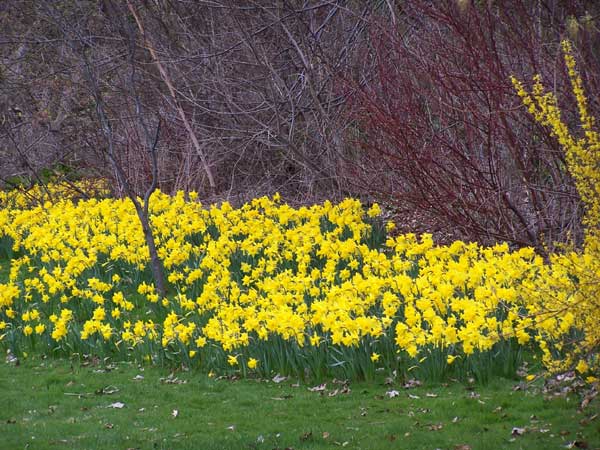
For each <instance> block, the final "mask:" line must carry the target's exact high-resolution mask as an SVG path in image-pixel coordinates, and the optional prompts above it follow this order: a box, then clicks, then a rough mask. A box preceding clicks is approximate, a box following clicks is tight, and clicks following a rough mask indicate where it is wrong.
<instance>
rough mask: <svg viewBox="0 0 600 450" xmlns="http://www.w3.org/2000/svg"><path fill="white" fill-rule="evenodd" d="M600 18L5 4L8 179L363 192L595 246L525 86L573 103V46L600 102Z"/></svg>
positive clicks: (493, 6) (0, 13) (497, 9)
mask: <svg viewBox="0 0 600 450" xmlns="http://www.w3.org/2000/svg"><path fill="white" fill-rule="evenodd" d="M599 12H600V7H599V6H598V5H597V3H596V2H592V1H584V0H577V1H566V0H536V1H532V2H530V1H525V0H511V1H510V2H505V3H502V4H500V3H498V2H469V1H459V0H446V1H443V2H425V1H421V0H416V1H410V2H401V1H400V2H399V1H395V2H392V1H387V0H386V1H382V0H369V1H364V2H363V1H351V2H348V1H342V0H334V1H319V0H306V1H302V2H299V1H290V0H284V1H276V2H274V1H271V2H268V1H258V0H248V1H244V2H239V1H233V0H224V1H211V2H206V1H198V2H184V1H166V2H147V1H141V2H134V1H131V2H118V1H116V0H102V1H91V0H74V1H56V2H35V1H33V0H11V1H7V2H3V3H2V4H1V5H0V19H1V20H2V23H3V29H2V30H1V31H0V62H1V65H0V94H1V95H0V108H1V113H0V152H1V155H0V157H1V159H0V161H1V162H0V164H1V167H0V178H1V179H0V181H1V182H2V183H3V184H4V185H11V184H12V185H15V184H18V181H19V180H23V179H26V180H30V181H31V182H32V183H40V182H43V181H44V177H43V176H42V174H43V173H46V172H48V171H50V172H51V173H52V174H53V176H55V177H63V178H67V179H68V176H70V175H72V174H75V175H77V176H103V177H109V178H112V179H113V180H115V183H114V186H115V193H116V194H117V195H132V194H135V195H140V196H141V198H143V197H144V195H145V194H147V193H148V192H151V191H152V190H153V189H154V188H159V189H161V190H163V191H166V192H174V191H176V190H180V189H182V190H186V191H189V190H197V191H199V192H200V197H201V198H203V199H206V200H218V199H229V200H232V201H233V202H234V203H239V202H242V201H245V200H247V199H249V198H252V197H255V196H257V195H262V194H269V193H273V192H275V191H280V192H281V193H282V194H283V195H284V196H286V198H287V199H289V200H296V201H308V200H315V199H319V198H323V197H328V198H332V199H334V198H340V197H343V196H348V195H354V196H364V197H366V198H369V199H372V198H377V199H379V200H382V201H383V202H384V203H387V204H390V205H395V206H397V207H398V208H399V209H400V211H408V210H413V211H415V210H416V211H420V212H421V213H422V214H421V216H420V220H423V221H425V228H429V229H432V227H434V226H436V224H437V223H442V224H443V225H444V226H445V228H446V230H449V231H450V233H451V234H452V235H453V236H461V237H466V238H469V239H479V240H483V241H496V240H508V241H510V242H512V243H514V244H517V245H534V246H536V247H537V248H538V249H540V250H541V251H544V248H545V245H546V244H547V243H549V242H554V241H561V240H566V239H567V238H568V237H571V238H574V239H575V241H576V242H578V241H580V240H581V236H582V229H581V225H580V222H581V220H580V219H581V207H580V200H579V198H578V195H577V191H576V189H575V188H574V184H573V180H572V179H571V178H570V176H569V173H568V171H567V168H566V165H565V161H564V155H563V154H562V152H561V149H560V148H559V146H558V145H557V142H556V140H555V139H554V138H552V136H551V135H550V134H549V132H548V130H546V129H544V128H543V127H542V126H540V125H539V124H536V123H535V122H534V121H533V120H532V119H531V118H530V117H528V115H527V114H526V112H525V111H524V110H523V108H522V106H521V105H520V103H519V100H518V98H517V97H516V95H515V94H514V92H513V90H512V86H511V84H510V79H509V77H510V75H512V74H514V75H517V76H519V77H520V78H523V79H528V78H530V76H531V75H532V74H534V73H540V74H542V76H544V77H545V78H546V79H548V80H553V82H554V86H553V88H554V90H555V91H556V92H557V93H558V94H559V95H560V94H561V93H563V91H564V92H565V93H567V94H568V89H565V87H566V86H567V77H566V74H565V73H564V70H563V69H561V66H560V64H558V60H559V51H558V42H559V41H560V39H561V38H562V37H564V36H565V35H568V36H569V37H571V38H572V40H573V41H574V42H575V44H576V47H577V51H578V55H577V56H578V59H579V60H580V62H581V65H580V67H581V72H582V74H585V76H586V77H587V78H586V79H585V80H584V81H585V83H586V84H587V85H588V87H589V89H590V92H594V91H597V90H598V89H597V87H598V86H599V84H598V80H597V77H598V76H600V75H599V74H600V70H598V67H599V61H598V58H599V56H598V54H597V52H594V51H593V48H594V46H595V45H596V46H597V44H598V39H599V34H598V29H597V25H596V24H597V21H598V19H599V18H598V17H597V15H598V13H599ZM56 17H62V18H63V20H64V23H66V24H69V25H70V26H71V28H73V27H75V26H76V29H77V30H78V33H79V35H78V36H79V37H78V39H77V43H75V42H74V38H73V36H71V37H69V36H68V35H67V34H68V33H67V34H65V29H64V27H61V26H59V24H58V23H57V21H56V20H55V19H56ZM74 45H75V48H74ZM86 67H88V70H86ZM86 73H88V75H86ZM89 73H93V74H94V77H95V79H96V82H95V86H91V85H90V77H89ZM92 84H93V83H92ZM99 99H101V105H102V108H101V109H102V110H103V111H104V113H103V114H104V116H105V119H103V118H102V114H98V100H99ZM565 102H566V103H565V104H566V105H567V108H566V109H565V111H575V109H574V108H571V107H569V105H571V106H573V107H574V105H575V104H574V102H573V99H572V98H569V96H568V95H565ZM595 102H596V103H594V101H592V104H591V105H590V108H591V111H592V113H595V112H597V111H598V109H599V108H598V104H597V100H595ZM157 123H160V125H161V126H160V139H158V140H157V141H156V142H153V138H154V135H155V133H154V131H153V128H154V125H152V124H157ZM107 125H109V129H110V133H111V137H110V139H111V140H112V144H109V143H108V141H107V134H106V130H107ZM111 145H112V150H111ZM111 151H112V152H113V156H112V157H111ZM111 158H112V160H111ZM111 161H112V162H111ZM115 163H116V164H117V165H118V166H119V167H120V168H121V169H122V172H123V173H122V174H121V175H119V174H118V171H117V170H116V169H115ZM65 168H67V169H68V170H65ZM123 180H127V184H126V183H124V182H123ZM127 186H129V187H127ZM399 220H402V214H400V217H399Z"/></svg>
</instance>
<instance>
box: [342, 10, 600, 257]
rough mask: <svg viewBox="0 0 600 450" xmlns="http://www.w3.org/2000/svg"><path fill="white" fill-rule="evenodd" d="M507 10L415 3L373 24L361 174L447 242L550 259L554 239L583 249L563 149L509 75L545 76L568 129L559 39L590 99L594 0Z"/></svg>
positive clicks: (362, 103)
mask: <svg viewBox="0 0 600 450" xmlns="http://www.w3.org/2000/svg"><path fill="white" fill-rule="evenodd" d="M509 3H510V7H509V6H508V5H507V4H502V5H500V4H499V3H496V2H478V3H477V4H471V2H457V1H445V2H425V1H419V0H417V1H414V2H407V3H406V5H405V7H404V8H403V10H402V12H403V14H402V16H401V18H400V20H399V23H398V24H396V25H394V24H390V23H384V24H381V25H380V26H378V27H377V28H374V29H373V30H374V32H373V34H372V40H371V42H372V46H373V48H374V50H373V54H374V58H375V60H376V66H377V74H376V76H375V77H374V79H373V80H372V81H371V82H370V83H368V84H366V86H364V87H362V88H361V89H360V95H358V96H356V97H355V98H354V102H353V103H354V106H355V109H354V111H353V113H354V117H355V118H356V119H357V122H358V123H359V127H358V129H359V130H360V131H359V133H360V135H359V137H358V138H357V142H358V143H359V144H360V145H361V146H362V147H363V148H364V149H365V151H366V157H365V160H364V162H363V167H362V169H364V170H361V171H359V172H358V174H357V175H358V177H359V178H360V179H361V180H362V182H363V185H365V186H369V188H370V189H371V190H373V191H374V192H377V193H378V194H379V195H378V196H379V197H380V198H385V199H387V200H388V201H391V202H392V203H394V202H395V203H396V204H397V205H399V206H404V207H406V206H407V205H408V207H409V208H413V209H418V210H421V211H422V212H423V213H424V214H429V215H430V216H434V217H435V218H436V219H437V220H438V222H439V223H442V224H443V225H444V227H445V228H446V229H450V230H451V232H452V233H454V236H457V235H462V236H463V237H467V238H469V239H478V240H482V241H484V242H493V241H498V240H506V241H509V242H512V243H514V244H517V245H533V246H535V247H536V248H537V249H538V250H540V251H541V252H545V251H546V250H547V246H548V244H550V243H553V242H557V241H563V242H564V241H565V240H567V239H574V240H575V242H579V243H580V242H581V239H582V228H581V214H582V210H581V202H580V199H579V197H578V195H577V192H576V190H575V187H574V184H573V180H572V179H571V177H570V174H569V172H568V170H567V166H566V164H565V155H564V152H563V151H562V149H561V148H560V147H559V145H558V142H557V140H556V139H555V138H553V137H552V135H551V130H549V129H547V128H545V127H543V126H540V125H539V124H538V123H536V122H535V121H534V120H533V119H532V118H531V117H529V116H528V115H527V114H526V113H525V111H524V109H523V107H522V106H521V104H520V102H519V99H518V98H517V96H516V95H515V93H514V90H513V87H512V85H511V83H510V76H511V75H512V74H519V75H520V76H523V77H526V78H530V77H531V76H532V74H534V73H540V74H541V75H542V76H543V78H544V79H546V80H552V82H553V83H554V86H553V87H554V90H555V91H556V92H557V93H558V94H559V95H560V96H561V97H563V100H564V104H565V105H568V107H567V108H566V110H567V111H570V112H571V113H575V114H574V115H573V116H572V117H567V120H568V121H570V122H571V123H572V121H573V120H574V119H575V118H576V112H577V108H576V106H575V105H574V99H573V98H572V96H569V94H568V93H569V89H568V83H569V81H568V76H567V74H566V71H565V69H564V67H563V66H561V64H560V48H559V43H560V40H561V37H564V36H565V35H570V36H571V37H572V39H574V40H576V42H577V44H578V48H579V55H578V58H579V59H580V60H581V66H582V73H585V74H587V79H586V80H585V81H586V83H587V84H588V85H589V87H590V90H591V91H592V92H597V91H598V88H599V87H600V84H599V81H600V80H599V79H598V76H599V74H600V70H598V69H599V68H600V65H599V63H600V60H599V59H598V54H597V53H596V52H594V50H593V49H594V46H597V45H598V43H599V42H600V40H599V38H600V35H599V33H598V29H597V27H596V22H595V21H596V20H597V18H594V17H593V16H592V15H591V13H592V12H593V11H592V10H593V9H594V7H593V5H591V4H590V2H558V1H556V2H543V1H539V2H530V1H525V0H515V1H511V2H509ZM587 8H591V9H587ZM595 9H598V8H597V7H596V8H595ZM596 12H597V11H596ZM382 30H384V32H382ZM592 103H594V104H593V105H590V108H591V109H592V110H593V112H594V113H596V115H597V113H598V112H599V111H600V105H599V104H598V101H597V98H596V100H595V102H592Z"/></svg>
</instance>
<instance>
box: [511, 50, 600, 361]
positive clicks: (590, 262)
mask: <svg viewBox="0 0 600 450" xmlns="http://www.w3.org/2000/svg"><path fill="white" fill-rule="evenodd" d="M562 49H563V52H564V58H565V63H566V66H567V69H568V72H569V78H570V80H571V87H572V89H573V94H574V95H575V99H576V100H577V106H578V110H579V120H580V127H581V130H582V136H581V137H579V138H578V137H576V136H575V135H573V133H572V132H571V131H570V129H569V127H568V125H567V124H566V123H565V122H564V121H563V119H562V117H561V111H560V108H559V106H558V100H557V98H556V96H555V95H554V94H553V93H552V92H545V89H544V86H543V84H542V80H541V77H539V76H536V77H534V83H533V89H532V92H528V91H527V90H526V89H525V88H524V86H523V85H522V83H521V82H519V81H518V80H517V79H516V78H513V79H512V82H513V84H514V86H515V88H516V90H517V93H518V94H519V96H520V97H521V99H522V101H523V103H524V105H525V106H527V108H528V111H529V113H530V114H532V115H533V116H534V117H535V118H536V120H537V121H538V122H539V123H540V124H542V125H544V126H546V127H548V128H550V130H551V131H552V133H553V135H554V136H555V137H556V138H557V140H558V142H559V143H560V145H561V146H562V148H563V149H564V151H565V155H566V160H567V166H568V169H569V171H570V173H571V175H572V177H573V179H574V180H575V185H576V187H577V191H578V193H579V195H580V197H581V199H582V201H583V202H584V204H585V207H586V211H585V217H584V225H585V226H586V235H585V241H584V247H583V250H582V251H580V252H569V253H565V254H556V255H553V256H552V257H551V263H552V267H553V273H552V276H549V277H548V278H547V286H546V293H545V295H543V296H542V298H540V299H538V302H539V315H540V317H548V318H549V319H548V320H552V317H558V316H562V317H565V316H567V315H568V316H569V317H572V318H573V325H574V327H575V329H577V330H578V333H575V334H573V335H572V336H568V337H567V336H565V339H563V340H553V342H554V349H555V350H556V351H555V352H552V351H550V350H547V355H546V363H547V365H548V366H549V367H550V368H552V369H555V370H564V369H566V368H568V367H572V366H574V365H575V366H576V367H577V369H578V371H580V372H586V371H587V370H589V367H590V366H592V367H593V368H594V369H595V370H596V371H597V370H598V368H599V366H600V360H599V358H598V345H599V344H600V327H599V326H598V324H600V135H599V134H598V132H597V131H596V128H595V126H596V123H595V119H594V117H592V116H591V115H590V114H589V112H588V106H587V98H586V95H585V92H584V89H583V82H582V79H581V76H580V75H579V73H578V72H577V69H576V64H575V58H574V57H573V51H572V47H571V44H570V42H568V41H563V43H562Z"/></svg>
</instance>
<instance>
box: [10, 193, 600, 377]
mask: <svg viewBox="0 0 600 450" xmlns="http://www.w3.org/2000/svg"><path fill="white" fill-rule="evenodd" d="M3 195H4V197H2V198H0V200H2V202H3V205H4V206H3V207H2V208H1V209H0V264H1V265H2V266H3V267H2V269H3V272H4V273H5V276H4V279H3V280H2V283H1V284H0V346H2V347H3V348H4V349H8V348H10V349H11V350H12V351H13V352H14V353H17V354H26V353H28V352H32V351H33V352H38V353H40V352H41V353H45V354H48V355H69V356H72V355H89V354H94V355H99V356H101V357H103V356H108V355H111V356H113V357H120V358H124V359H134V360H138V361H153V362H155V363H164V362H167V361H168V360H171V361H173V362H174V363H177V364H185V365H187V366H194V367H200V368H203V369H205V370H207V371H212V372H214V373H228V372H229V373H231V372H239V373H243V374H248V373H257V374H263V375H267V374H269V373H277V372H279V373H286V374H296V375H298V376H324V375H330V374H340V375H341V376H357V377H369V376H370V375H372V374H373V373H374V371H376V370H377V369H378V368H379V369H383V370H389V371H390V372H391V371H393V370H397V371H400V372H401V373H406V372H407V371H410V370H416V371H419V370H421V371H422V373H423V374H427V373H429V374H430V375H432V376H443V375H444V374H447V373H450V372H452V371H457V373H469V374H475V375H478V376H485V375H484V372H485V370H488V371H489V370H490V368H491V367H494V368H495V369H494V370H505V371H508V372H513V373H514V371H515V370H516V365H517V364H518V363H519V362H520V358H521V355H522V353H523V351H526V352H527V353H528V354H530V355H533V356H535V357H538V358H539V360H540V361H542V362H543V363H544V365H545V366H546V367H547V368H550V369H560V368H561V367H566V366H567V365H573V364H576V365H577V369H578V370H579V371H580V372H581V373H582V374H583V375H585V376H588V377H589V378H590V379H592V378H593V370H592V369H593V368H594V365H595V364H597V360H596V359H595V358H596V356H595V355H594V354H585V355H582V354H577V353H573V352H572V351H571V348H570V342H575V341H576V340H582V339H583V340H585V339H592V340H593V339H596V338H597V336H594V335H593V333H594V332H596V333H597V328H598V327H597V326H596V325H595V324H597V320H596V319H597V317H590V315H589V314H588V312H589V311H588V310H587V309H586V308H588V307H589V305H587V303H586V301H587V299H583V300H582V299H581V298H580V296H579V294H578V292H580V289H579V286H578V284H579V282H580V280H579V279H578V278H577V277H576V276H573V273H574V270H575V269H574V268H575V267H579V266H581V265H582V264H584V265H586V268H591V269H593V270H596V271H598V274H600V267H599V264H598V262H597V261H595V260H594V259H593V258H592V259H591V260H589V259H590V258H588V257H586V255H585V254H582V253H566V254H563V255H556V256H555V257H553V260H552V261H551V262H545V261H544V260H543V259H542V257H540V256H539V255H537V254H536V253H535V252H534V251H533V250H532V249H528V248H525V249H520V250H515V251H511V250H510V249H509V247H508V246H507V245H496V246H493V247H482V246H479V245H477V244H474V243H464V242H454V243H453V244H452V245H449V246H439V245H436V244H435V243H434V242H433V241H432V238H431V236H429V235H422V236H419V237H418V236H415V235H412V234H408V235H397V236H393V237H389V236H391V235H393V233H389V232H390V231H391V230H392V229H393V224H391V223H388V224H385V223H383V222H382V221H381V220H380V218H379V216H380V209H379V207H378V206H377V205H376V204H375V205H373V206H371V207H370V208H366V207H364V206H363V205H361V203H360V202H359V201H357V200H353V199H347V200H344V201H343V202H341V203H339V204H331V203H329V202H325V203H324V204H320V205H314V206H310V207H301V208H292V207H290V206H288V205H287V204H284V203H282V202H281V201H280V200H279V198H277V196H276V197H275V198H272V199H269V198H259V199H255V200H253V201H252V202H251V203H248V204H245V205H243V206H242V207H241V208H237V209H236V208H233V207H232V206H231V205H230V204H228V203H222V204H221V205H218V206H216V205H213V206H210V207H208V206H205V205H202V204H201V203H200V202H199V201H197V196H196V194H194V193H188V194H184V193H179V194H177V195H174V196H169V195H166V194H163V193H160V192H156V193H155V194H154V195H153V197H152V199H151V208H150V212H151V223H152V226H153V229H154V232H155V234H156V237H157V241H158V251H159V255H160V257H161V258H162V260H163V262H164V266H165V269H166V274H167V279H168V283H167V284H168V289H169V292H168V295H167V296H166V297H164V298H161V297H159V295H158V294H157V292H156V291H155V289H154V286H153V283H152V277H151V271H150V270H149V268H148V265H149V255H148V250H147V247H146V245H145V241H144V237H143V233H142V231H141V226H140V224H139V221H138V218H137V216H136V213H135V209H134V207H133V205H132V203H131V202H130V201H129V200H122V199H111V198H107V199H91V200H78V201H73V200H69V199H63V200H58V201H47V202H45V203H44V204H43V205H40V206H32V207H24V206H23V205H22V204H23V202H19V201H14V200H15V198H14V196H13V198H12V199H11V198H9V197H8V196H7V195H6V194H3ZM586 258H587V260H586ZM586 270H587V269H586ZM594 300H595V301H597V298H596V299H594ZM596 311H597V310H596ZM574 358H575V359H574ZM502 368H503V369H502ZM461 371H462V372H461ZM508 374H510V373H508Z"/></svg>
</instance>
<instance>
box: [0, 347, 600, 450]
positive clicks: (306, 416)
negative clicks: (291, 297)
mask: <svg viewBox="0 0 600 450" xmlns="http://www.w3.org/2000/svg"><path fill="white" fill-rule="evenodd" d="M111 367H112V368H111ZM109 369H110V370H105V369H103V368H102V366H100V365H93V364H90V365H87V366H85V365H79V364H70V363H69V362H68V361H53V360H41V359H38V358H29V359H28V360H26V361H24V362H22V363H21V364H20V366H18V367H14V366H11V365H8V364H5V363H4V361H1V362H0V392H1V394H0V448H2V449H63V448H67V449H71V448H73V449H123V450H125V449H248V450H254V449H268V450H271V449H281V450H284V449H335V448H348V449H388V448H393V449H431V450H434V449H437V448H439V449H460V450H466V449H469V448H470V449H473V450H475V449H490V450H497V449H527V450H531V449H553V448H555V449H560V448H565V447H566V446H569V445H570V444H571V445H574V444H573V443H574V442H576V443H577V445H579V446H585V445H587V448H591V449H593V448H600V418H595V419H594V418H593V415H594V414H597V413H598V409H599V408H598V403H599V402H598V401H594V402H592V403H591V405H590V406H589V407H588V408H587V409H586V410H585V411H584V412H578V411H577V406H578V402H577V399H576V398H572V399H570V400H569V399H565V398H556V399H552V400H545V399H544V396H543V395H542V394H541V393H540V392H539V387H535V386H530V387H529V388H528V389H527V390H525V391H523V390H519V391H513V390H512V387H513V385H514V382H512V381H507V380H503V379H494V380H492V382H490V383H489V384H488V385H486V386H475V387H474V388H473V389H467V388H466V387H465V385H463V384H459V383H451V384H450V385H439V384H438V385H430V386H427V385H425V386H420V387H417V388H414V389H404V388H403V387H402V385H401V383H397V384H396V385H385V384H383V383H377V382H371V383H351V384H350V385H349V387H350V392H349V393H341V392H340V393H338V394H337V395H335V396H330V394H331V393H334V392H335V390H336V389H338V390H340V391H341V390H342V389H343V386H342V385H340V384H335V383H333V382H331V381H330V382H328V383H327V386H326V390H325V391H322V392H311V391H309V388H310V387H314V386H310V385H305V384H297V383H296V381H295V380H293V379H291V380H290V379H288V380H285V381H281V382H279V383H275V382H273V380H268V381H266V380H252V379H246V380H225V379H222V380H215V379H211V378H208V377H207V376H206V375H204V374H201V373H195V372H184V371H180V372H177V373H175V374H174V375H173V377H171V378H170V379H169V378H166V377H168V376H169V374H170V373H169V371H167V370H165V369H160V368H148V367H147V368H145V369H143V370H142V369H141V368H138V367H136V366H133V365H131V364H117V365H116V366H110V365H109ZM141 377H143V379H142V378H141ZM173 381H175V382H173ZM391 390H396V391H398V395H397V396H395V397H393V398H390V397H389V396H388V395H386V392H389V391H391ZM120 404H123V405H124V406H123V407H122V408H117V407H115V406H120ZM111 405H112V406H113V407H111ZM175 411H176V412H175ZM590 417H592V420H589V418H590ZM515 427H517V428H521V429H523V430H520V431H521V432H523V434H522V435H516V434H517V433H516V432H515V433H513V428H515ZM573 448H577V447H575V446H574V447H573Z"/></svg>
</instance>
